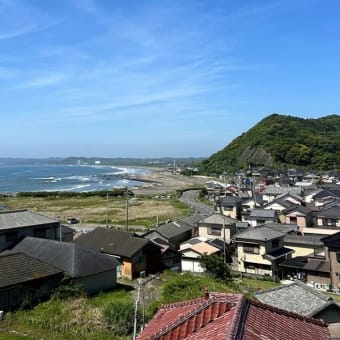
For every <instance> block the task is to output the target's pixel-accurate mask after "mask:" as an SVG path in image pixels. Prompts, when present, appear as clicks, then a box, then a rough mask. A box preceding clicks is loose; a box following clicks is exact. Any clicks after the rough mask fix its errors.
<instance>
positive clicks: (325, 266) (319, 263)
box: [303, 258, 331, 274]
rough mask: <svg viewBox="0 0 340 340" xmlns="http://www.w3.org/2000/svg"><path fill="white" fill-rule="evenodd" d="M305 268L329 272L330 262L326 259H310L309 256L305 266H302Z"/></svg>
mask: <svg viewBox="0 0 340 340" xmlns="http://www.w3.org/2000/svg"><path fill="white" fill-rule="evenodd" d="M303 269H305V270H311V271H315V272H322V273H328V274H329V273H330V271H331V270H330V264H329V262H328V261H325V260H319V259H312V258H309V259H308V261H307V263H306V264H305V266H304V267H303Z"/></svg>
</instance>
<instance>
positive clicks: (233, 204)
mask: <svg viewBox="0 0 340 340" xmlns="http://www.w3.org/2000/svg"><path fill="white" fill-rule="evenodd" d="M215 211H216V212H221V213H222V214H223V215H225V216H229V217H231V218H234V219H236V220H240V219H241V211H242V199H241V198H240V197H238V196H225V197H222V198H220V200H219V201H218V202H217V203H216V207H215Z"/></svg>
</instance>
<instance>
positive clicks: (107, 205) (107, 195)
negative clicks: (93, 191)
mask: <svg viewBox="0 0 340 340" xmlns="http://www.w3.org/2000/svg"><path fill="white" fill-rule="evenodd" d="M108 215H109V192H108V191H107V192H106V228H107V227H108V226H109V216H108Z"/></svg>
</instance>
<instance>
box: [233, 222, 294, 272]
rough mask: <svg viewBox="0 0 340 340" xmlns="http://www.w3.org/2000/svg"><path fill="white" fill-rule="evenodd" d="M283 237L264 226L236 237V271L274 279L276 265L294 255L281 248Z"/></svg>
mask: <svg viewBox="0 0 340 340" xmlns="http://www.w3.org/2000/svg"><path fill="white" fill-rule="evenodd" d="M284 236H285V234H284V233H283V232H280V231H277V230H273V229H271V228H268V227H266V226H264V227H258V228H249V229H248V230H247V231H245V232H243V233H240V234H238V235H236V236H235V243H236V247H237V258H238V271H240V272H242V273H250V274H258V275H269V276H275V277H276V276H277V275H278V265H279V264H280V263H281V262H282V261H284V260H285V259H287V258H290V257H291V255H292V254H293V253H294V250H292V249H289V248H286V247H284V246H283V239H284Z"/></svg>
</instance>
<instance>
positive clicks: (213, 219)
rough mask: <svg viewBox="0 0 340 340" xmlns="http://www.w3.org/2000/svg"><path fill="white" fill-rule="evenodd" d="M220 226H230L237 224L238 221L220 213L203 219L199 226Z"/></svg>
mask: <svg viewBox="0 0 340 340" xmlns="http://www.w3.org/2000/svg"><path fill="white" fill-rule="evenodd" d="M203 223H205V224H219V225H223V223H224V224H225V225H230V224H235V223H236V220H235V219H234V218H231V217H229V216H224V215H221V214H218V213H214V214H212V215H210V216H207V217H205V218H203V219H202V220H200V221H199V225H200V224H203Z"/></svg>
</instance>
